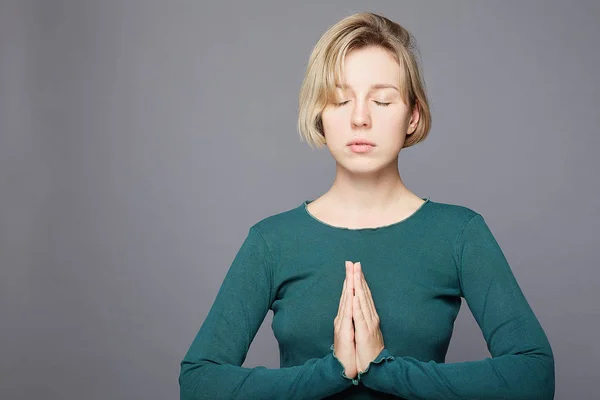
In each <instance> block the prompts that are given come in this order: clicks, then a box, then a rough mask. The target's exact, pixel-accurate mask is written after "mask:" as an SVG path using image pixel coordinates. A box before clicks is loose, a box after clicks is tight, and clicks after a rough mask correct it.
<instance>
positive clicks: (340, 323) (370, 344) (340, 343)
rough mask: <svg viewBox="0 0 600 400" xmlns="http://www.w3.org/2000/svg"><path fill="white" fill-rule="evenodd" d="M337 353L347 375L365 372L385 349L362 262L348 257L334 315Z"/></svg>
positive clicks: (351, 375) (349, 376)
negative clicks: (336, 311) (353, 260)
mask: <svg viewBox="0 0 600 400" xmlns="http://www.w3.org/2000/svg"><path fill="white" fill-rule="evenodd" d="M333 344H334V353H335V355H336V357H337V358H338V360H340V362H341V363H342V365H343V366H344V374H345V375H346V376H347V377H348V378H352V379H354V378H356V376H357V375H358V373H359V372H364V371H365V370H366V369H367V367H368V366H369V363H370V362H371V361H373V360H374V359H375V358H376V357H377V356H378V355H379V353H380V352H381V351H382V350H383V349H384V342H383V335H382V334H381V329H380V328H379V315H378V314H377V310H376V309H375V304H374V302H373V297H372V296H371V290H370V289H369V285H368V284H367V281H366V280H365V277H364V275H363V273H362V269H361V265H360V262H357V263H353V262H351V261H346V279H345V280H344V285H343V288H342V295H341V297H340V304H339V308H338V313H337V315H336V317H335V319H334V343H333Z"/></svg>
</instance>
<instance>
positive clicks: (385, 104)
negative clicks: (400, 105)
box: [373, 100, 392, 107]
mask: <svg viewBox="0 0 600 400" xmlns="http://www.w3.org/2000/svg"><path fill="white" fill-rule="evenodd" d="M373 101H375V100H373ZM375 104H377V105H378V106H382V107H387V106H389V105H390V104H392V103H382V102H380V101H375Z"/></svg>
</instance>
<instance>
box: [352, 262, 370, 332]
mask: <svg viewBox="0 0 600 400" xmlns="http://www.w3.org/2000/svg"><path fill="white" fill-rule="evenodd" d="M354 277H355V278H354V286H355V287H356V288H357V292H356V293H357V296H356V297H358V303H359V306H360V310H361V313H362V315H363V317H364V320H365V323H366V324H367V327H368V328H369V330H370V329H371V325H372V320H371V309H370V308H369V304H368V303H367V297H366V292H365V290H364V285H363V282H362V280H363V278H362V274H361V272H360V263H356V264H355V273H354Z"/></svg>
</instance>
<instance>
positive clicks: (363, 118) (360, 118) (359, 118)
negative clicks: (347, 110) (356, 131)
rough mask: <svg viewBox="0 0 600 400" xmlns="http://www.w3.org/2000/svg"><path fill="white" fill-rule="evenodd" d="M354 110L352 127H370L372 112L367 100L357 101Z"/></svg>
mask: <svg viewBox="0 0 600 400" xmlns="http://www.w3.org/2000/svg"><path fill="white" fill-rule="evenodd" d="M355 104H356V106H354V108H353V110H352V127H353V128H360V127H369V126H370V125H371V114H370V111H369V107H368V106H367V104H365V102H361V101H357V102H356V103H355Z"/></svg>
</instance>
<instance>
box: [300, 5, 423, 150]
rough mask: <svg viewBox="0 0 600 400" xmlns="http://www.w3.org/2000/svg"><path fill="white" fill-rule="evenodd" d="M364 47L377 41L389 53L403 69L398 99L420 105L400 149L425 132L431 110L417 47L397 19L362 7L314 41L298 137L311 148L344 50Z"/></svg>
mask: <svg viewBox="0 0 600 400" xmlns="http://www.w3.org/2000/svg"><path fill="white" fill-rule="evenodd" d="M368 46H379V47H381V48H383V49H385V50H387V51H389V52H390V54H391V55H392V56H393V57H394V59H395V60H396V61H397V62H398V64H399V65H400V69H401V70H403V73H402V74H401V76H400V90H401V94H402V100H403V101H404V103H405V104H407V105H408V106H409V108H410V110H411V112H412V110H413V107H415V106H416V107H418V108H419V113H420V116H419V121H418V124H417V128H416V130H415V131H414V132H413V133H412V134H410V135H407V136H406V140H405V142H404V146H403V148H406V147H410V146H413V145H415V144H417V143H419V142H421V141H423V140H425V138H426V137H427V134H428V133H429V130H430V127H431V113H430V110H429V103H428V101H427V95H426V91H425V82H424V81H423V79H422V75H423V74H422V72H421V66H420V64H419V50H418V48H417V45H416V40H415V38H414V37H413V35H412V34H411V33H410V32H408V31H407V30H406V29H405V28H403V27H402V26H400V25H399V24H397V23H395V22H393V21H391V20H389V19H387V18H385V17H383V16H381V15H377V14H374V13H370V12H361V13H357V14H354V15H351V16H349V17H346V18H344V19H342V20H341V21H339V22H338V23H336V24H335V25H333V26H332V27H330V28H329V29H328V30H327V31H326V32H325V33H324V34H323V36H321V38H320V39H319V41H318V42H317V44H316V45H315V47H314V49H313V51H312V53H311V55H310V58H309V61H308V66H307V69H306V74H305V76H304V80H303V82H302V86H301V88H300V104H299V113H298V132H299V134H300V140H301V141H304V140H306V141H307V142H308V144H309V145H310V146H311V147H313V146H317V147H323V146H324V145H325V132H324V130H323V122H322V120H321V115H322V112H323V110H324V109H325V107H326V106H327V104H329V102H330V99H333V98H334V96H335V95H334V93H335V88H336V85H337V84H340V83H341V81H342V78H341V77H342V65H343V63H344V59H345V57H346V54H347V53H348V52H350V51H352V50H357V49H361V48H365V47H368Z"/></svg>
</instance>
